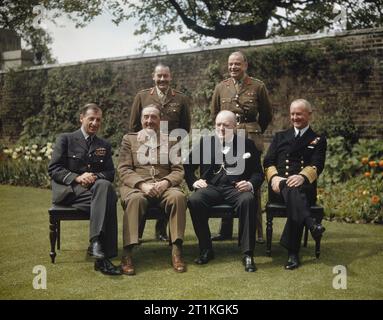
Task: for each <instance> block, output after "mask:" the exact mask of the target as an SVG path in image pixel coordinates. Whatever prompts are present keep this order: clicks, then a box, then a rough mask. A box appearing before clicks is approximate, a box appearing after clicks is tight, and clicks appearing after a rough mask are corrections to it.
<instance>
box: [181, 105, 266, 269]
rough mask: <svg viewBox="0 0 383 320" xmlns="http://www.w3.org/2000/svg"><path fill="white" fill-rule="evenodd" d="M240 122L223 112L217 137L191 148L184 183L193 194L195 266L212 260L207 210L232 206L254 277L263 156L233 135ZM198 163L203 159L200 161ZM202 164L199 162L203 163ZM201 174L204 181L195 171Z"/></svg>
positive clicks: (208, 137) (191, 201) (240, 240)
mask: <svg viewBox="0 0 383 320" xmlns="http://www.w3.org/2000/svg"><path fill="white" fill-rule="evenodd" d="M235 127H236V116H235V114H234V113H233V112H231V111H228V110H224V111H221V112H219V113H218V115H217V117H216V121H215V128H216V129H215V130H216V134H215V135H214V136H205V137H203V138H202V139H201V141H200V143H199V145H197V146H196V147H195V148H193V150H192V152H191V154H190V155H189V160H188V163H185V165H184V168H185V179H186V182H187V184H188V187H189V189H190V190H196V191H195V192H194V193H193V194H192V195H191V196H190V198H189V200H188V206H189V209H190V214H191V218H192V222H193V227H194V230H195V233H196V235H197V238H198V241H199V249H200V255H199V257H198V258H197V259H196V260H195V262H196V263H197V264H205V263H208V262H209V260H211V259H213V258H214V253H213V248H212V239H211V234H210V229H209V224H208V220H209V209H210V208H211V207H212V206H214V205H217V204H221V203H227V204H230V205H232V206H234V208H235V210H236V211H237V213H238V217H239V236H238V243H239V245H240V247H241V251H242V253H243V254H244V257H243V264H244V265H245V271H247V272H254V271H255V270H256V266H255V263H254V259H253V256H254V245H255V220H256V217H255V212H256V210H255V209H256V206H257V203H256V197H255V196H254V193H255V192H257V191H258V189H259V188H260V186H261V185H262V182H263V170H262V166H261V161H260V152H259V151H258V150H257V149H256V147H255V145H254V143H253V141H251V140H250V139H246V138H244V135H243V136H239V135H236V134H234V129H235ZM198 158H199V159H198ZM199 160H200V161H199ZM198 168H199V169H200V179H197V177H196V176H195V171H196V170H197V169H198Z"/></svg>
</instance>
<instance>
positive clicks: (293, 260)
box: [285, 253, 299, 270]
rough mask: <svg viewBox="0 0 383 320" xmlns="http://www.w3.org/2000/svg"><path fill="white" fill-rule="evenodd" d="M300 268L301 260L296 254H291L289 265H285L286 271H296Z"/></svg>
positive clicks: (288, 260)
mask: <svg viewBox="0 0 383 320" xmlns="http://www.w3.org/2000/svg"><path fill="white" fill-rule="evenodd" d="M298 267H299V258H298V255H297V254H295V253H292V254H289V258H288V259H287V263H286V264H285V269H286V270H294V269H296V268H298Z"/></svg>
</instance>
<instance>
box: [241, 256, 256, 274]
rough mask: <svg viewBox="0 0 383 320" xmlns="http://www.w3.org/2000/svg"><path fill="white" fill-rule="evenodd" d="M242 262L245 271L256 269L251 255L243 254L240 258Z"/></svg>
mask: <svg viewBox="0 0 383 320" xmlns="http://www.w3.org/2000/svg"><path fill="white" fill-rule="evenodd" d="M242 263H243V265H244V266H245V271H246V272H255V271H256V270H257V267H256V266H255V262H254V259H253V257H252V256H248V255H245V256H244V257H243V259H242Z"/></svg>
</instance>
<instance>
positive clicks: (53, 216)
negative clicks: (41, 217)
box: [48, 205, 89, 263]
mask: <svg viewBox="0 0 383 320" xmlns="http://www.w3.org/2000/svg"><path fill="white" fill-rule="evenodd" d="M48 213H49V230H50V232H49V239H50V242H51V252H50V253H49V255H50V257H51V261H52V263H55V259H56V240H57V250H60V245H61V241H60V234H61V224H60V222H61V221H62V220H89V213H87V212H84V211H81V210H78V209H76V208H73V207H68V206H58V205H53V206H52V207H51V208H50V209H49V210H48Z"/></svg>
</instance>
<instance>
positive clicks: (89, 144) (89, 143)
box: [86, 136, 92, 149]
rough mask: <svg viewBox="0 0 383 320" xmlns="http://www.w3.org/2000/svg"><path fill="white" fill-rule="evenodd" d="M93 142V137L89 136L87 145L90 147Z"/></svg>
mask: <svg viewBox="0 0 383 320" xmlns="http://www.w3.org/2000/svg"><path fill="white" fill-rule="evenodd" d="M91 144H92V138H91V136H88V138H86V145H87V147H88V149H89V148H90V146H91Z"/></svg>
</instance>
